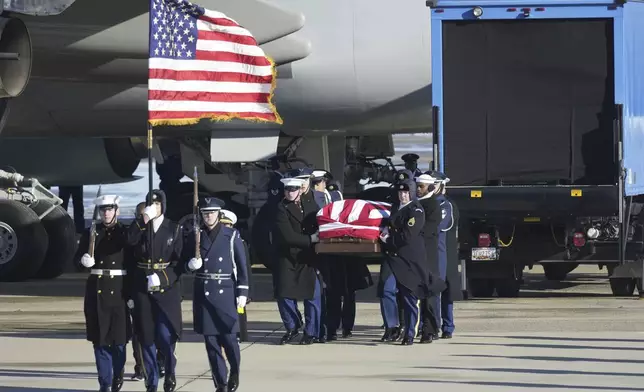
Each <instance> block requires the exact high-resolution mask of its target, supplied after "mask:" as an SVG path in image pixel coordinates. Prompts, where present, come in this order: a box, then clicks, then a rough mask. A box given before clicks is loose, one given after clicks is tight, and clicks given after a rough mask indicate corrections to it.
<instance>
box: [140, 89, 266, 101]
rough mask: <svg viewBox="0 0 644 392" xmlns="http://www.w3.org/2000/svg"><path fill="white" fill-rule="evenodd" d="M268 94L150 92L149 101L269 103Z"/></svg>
mask: <svg viewBox="0 0 644 392" xmlns="http://www.w3.org/2000/svg"><path fill="white" fill-rule="evenodd" d="M269 97H270V94H266V93H205V92H196V91H160V90H150V91H149V92H148V99H151V100H155V101H157V100H159V101H166V100H167V101H199V102H257V103H268V99H269Z"/></svg>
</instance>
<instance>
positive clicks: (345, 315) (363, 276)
mask: <svg viewBox="0 0 644 392" xmlns="http://www.w3.org/2000/svg"><path fill="white" fill-rule="evenodd" d="M332 178H333V177H332V176H331V175H330V174H329V173H328V172H326V171H323V170H316V171H314V172H313V175H312V177H311V181H312V182H313V184H314V193H315V199H316V201H317V202H318V206H319V207H324V206H325V205H327V204H329V203H333V202H336V201H340V200H343V199H344V198H343V196H342V193H341V192H340V190H339V188H338V186H337V185H336V184H332V183H331V182H330V181H331V180H332ZM318 258H319V261H320V269H321V272H322V277H323V281H324V284H325V289H324V295H323V296H322V299H323V301H322V317H321V322H322V325H326V331H321V332H320V333H321V335H322V334H326V337H325V340H329V341H333V340H337V339H338V336H337V331H338V329H339V328H340V326H342V337H344V338H348V337H350V336H352V331H353V327H354V325H355V319H356V291H358V290H363V289H366V288H368V287H370V286H372V285H373V280H372V278H371V273H370V272H369V268H368V267H367V264H366V263H365V262H364V261H363V260H360V259H359V258H357V257H351V256H341V255H318ZM321 337H323V336H321Z"/></svg>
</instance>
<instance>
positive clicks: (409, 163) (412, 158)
mask: <svg viewBox="0 0 644 392" xmlns="http://www.w3.org/2000/svg"><path fill="white" fill-rule="evenodd" d="M400 159H402V160H403V162H405V169H407V170H408V171H409V172H411V174H412V176H411V178H412V179H413V178H416V177H418V176H420V175H421V174H423V172H422V170H420V169H419V168H418V160H419V159H420V157H419V156H418V154H414V153H407V154H404V155H403V156H401V157H400Z"/></svg>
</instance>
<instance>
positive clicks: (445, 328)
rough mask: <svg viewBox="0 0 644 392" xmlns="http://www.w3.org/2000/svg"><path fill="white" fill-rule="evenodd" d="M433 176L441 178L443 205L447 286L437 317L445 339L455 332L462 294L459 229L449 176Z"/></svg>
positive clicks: (441, 255)
mask: <svg viewBox="0 0 644 392" xmlns="http://www.w3.org/2000/svg"><path fill="white" fill-rule="evenodd" d="M432 176H434V177H435V178H438V179H440V190H439V194H438V196H437V197H436V199H437V200H438V202H439V203H440V207H441V216H442V220H441V223H440V226H439V229H440V231H439V234H438V261H439V273H440V277H441V279H443V280H444V281H445V283H446V284H447V288H446V289H445V290H444V291H443V292H442V293H441V295H440V312H439V316H440V317H438V319H437V323H438V325H441V324H442V325H441V330H442V332H443V334H442V336H441V337H442V338H443V339H450V338H451V337H452V334H453V333H454V300H456V299H458V297H459V296H460V295H461V291H460V289H459V284H458V255H457V249H456V248H457V246H458V245H457V240H456V232H457V230H458V222H457V219H458V218H457V216H456V219H455V215H454V212H455V208H454V205H453V204H452V202H451V201H450V200H448V199H447V197H446V196H445V185H446V184H447V183H448V182H449V178H447V176H445V174H443V173H440V172H432Z"/></svg>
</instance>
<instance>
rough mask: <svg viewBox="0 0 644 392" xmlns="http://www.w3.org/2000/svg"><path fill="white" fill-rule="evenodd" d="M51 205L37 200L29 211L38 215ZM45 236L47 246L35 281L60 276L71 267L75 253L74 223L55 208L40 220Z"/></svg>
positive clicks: (64, 213)
mask: <svg viewBox="0 0 644 392" xmlns="http://www.w3.org/2000/svg"><path fill="white" fill-rule="evenodd" d="M52 205H53V203H52V202H50V201H49V200H38V201H37V202H36V203H34V204H32V205H31V209H32V210H33V211H34V212H35V213H36V214H37V215H40V214H42V213H43V212H45V211H46V210H47V209H48V208H49V207H51V206H52ZM41 222H42V224H43V226H44V227H45V230H46V231H47V235H48V237H49V245H48V247H47V253H46V255H45V261H44V263H43V264H42V267H40V269H39V270H38V272H37V273H36V275H35V276H34V277H35V278H37V279H54V278H57V277H59V276H60V275H62V274H63V273H64V272H65V271H66V270H67V268H68V267H70V266H71V264H72V260H73V259H74V254H75V253H76V247H77V245H78V244H77V243H76V227H75V226H74V221H73V220H72V218H71V217H70V216H69V214H67V211H65V210H63V208H62V207H61V206H56V208H54V209H53V210H52V211H51V212H50V213H49V214H47V215H45V216H44V217H43V218H42V220H41Z"/></svg>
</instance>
